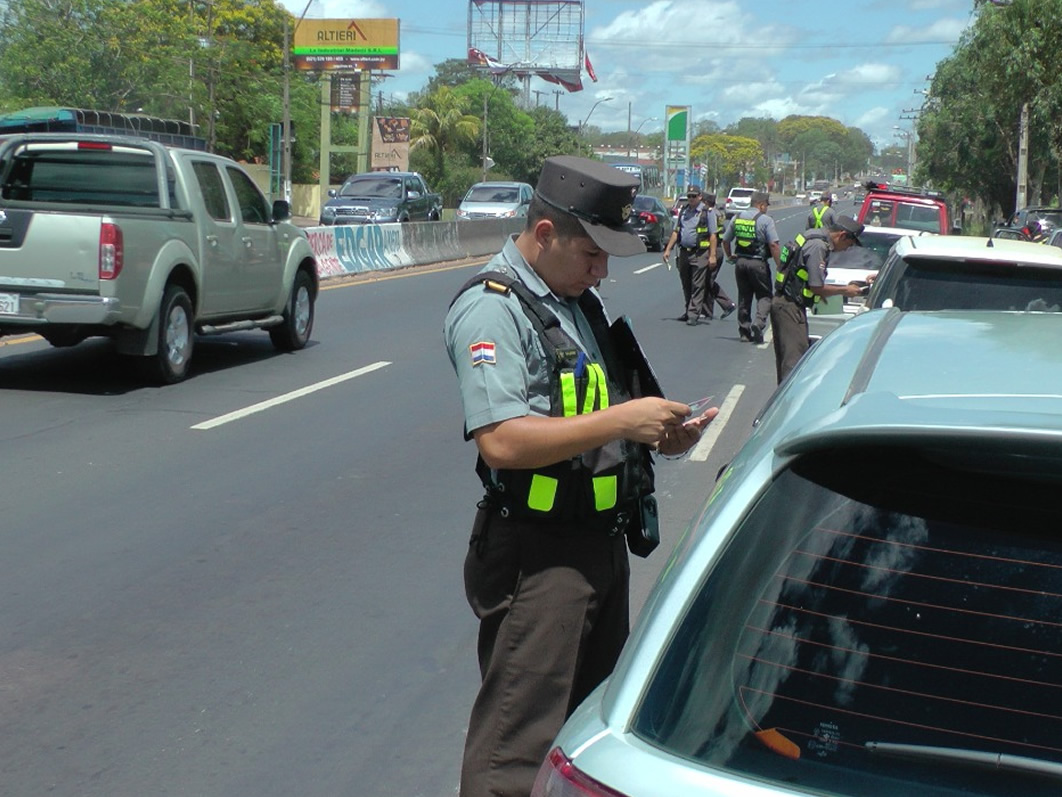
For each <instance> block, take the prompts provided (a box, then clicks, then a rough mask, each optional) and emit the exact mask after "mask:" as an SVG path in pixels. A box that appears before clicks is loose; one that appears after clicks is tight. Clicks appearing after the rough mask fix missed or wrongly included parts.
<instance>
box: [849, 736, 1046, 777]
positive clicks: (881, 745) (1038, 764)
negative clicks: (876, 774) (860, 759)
mask: <svg viewBox="0 0 1062 797" xmlns="http://www.w3.org/2000/svg"><path fill="white" fill-rule="evenodd" d="M864 746H865V747H866V750H867V752H870V753H876V754H878V755H888V756H896V757H898V758H909V759H916V760H922V761H947V762H949V763H957V764H969V765H973V766H983V767H989V768H991V769H996V770H1000V771H1004V772H1023V773H1027V774H1036V775H1048V776H1050V777H1053V778H1062V764H1060V763H1058V762H1056V761H1045V760H1043V759H1040V758H1027V757H1025V756H1020V755H1009V754H1008V753H991V752H986V751H983V750H966V749H963V748H961V747H932V746H930V745H926V744H893V743H891V742H867V743H866V744H865V745H864Z"/></svg>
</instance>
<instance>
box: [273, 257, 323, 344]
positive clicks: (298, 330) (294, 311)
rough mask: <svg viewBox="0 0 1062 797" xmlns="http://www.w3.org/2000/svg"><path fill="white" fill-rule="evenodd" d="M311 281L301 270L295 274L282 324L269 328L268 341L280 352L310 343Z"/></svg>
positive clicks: (311, 326) (311, 325)
mask: <svg viewBox="0 0 1062 797" xmlns="http://www.w3.org/2000/svg"><path fill="white" fill-rule="evenodd" d="M314 299H315V297H314V291H313V280H311V279H310V275H309V274H307V273H306V272H305V271H302V270H301V269H300V270H299V271H296V272H295V281H294V282H293V283H292V286H291V298H290V299H288V306H287V307H285V308H284V321H283V323H281V324H279V325H277V326H275V327H270V328H269V339H270V340H271V341H273V345H274V346H276V347H277V348H278V349H279V350H280V351H296V350H298V349H301V348H303V347H304V346H305V345H306V344H307V343H308V342H309V341H310V333H311V332H313V314H314Z"/></svg>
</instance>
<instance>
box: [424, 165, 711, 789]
mask: <svg viewBox="0 0 1062 797" xmlns="http://www.w3.org/2000/svg"><path fill="white" fill-rule="evenodd" d="M637 187H638V182H637V178H633V177H631V176H630V175H628V174H626V173H625V172H621V171H619V170H618V169H614V168H612V167H610V166H608V165H606V164H604V163H601V162H598V161H591V160H587V159H584V158H576V157H571V156H559V157H554V158H549V159H547V160H546V162H545V164H544V165H543V167H542V172H541V174H540V176H539V180H538V185H537V187H536V189H535V195H534V198H533V200H532V202H531V205H530V207H529V208H528V213H527V221H526V224H525V227H524V229H523V231H522V232H521V233H519V234H518V235H516V236H513V237H512V238H510V239H509V240H508V241H507V242H506V244H505V247H504V249H503V250H502V251H501V253H499V254H498V255H496V256H495V257H494V258H493V259H492V260H491V261H490V262H489V263H488V264H487V266H486V267H485V269H484V271H483V272H481V273H480V274H479V275H477V276H476V277H474V278H473V279H472V280H470V281H469V282H468V283H467V284H466V285H465V286H464V287H463V288H462V289H461V290H460V291H459V292H458V295H457V297H456V298H455V299H454V301H453V303H452V304H451V306H450V311H449V313H448V314H447V317H446V323H445V330H444V335H445V341H446V346H447V350H448V353H449V356H450V360H451V362H452V364H453V367H454V370H455V371H456V373H457V377H458V382H459V386H460V390H461V400H462V404H463V408H464V416H465V430H466V431H465V433H466V436H467V437H470V438H472V439H474V440H475V442H476V447H477V449H478V452H479V459H478V461H477V466H476V471H477V473H478V474H479V476H480V479H481V481H482V482H483V485H484V489H485V493H486V494H485V496H484V498H483V499H482V501H480V503H479V504H478V511H477V513H476V517H475V521H474V523H473V526H472V535H471V540H470V543H469V549H468V553H467V556H466V559H465V571H464V575H465V592H466V595H467V598H468V601H469V604H470V605H471V607H472V609H473V611H474V612H475V614H476V616H477V617H478V618H479V620H480V631H479V643H478V656H479V666H480V674H481V676H482V684H481V686H480V690H479V694H478V696H477V697H476V701H475V705H474V706H473V708H472V716H471V718H470V720H469V728H468V736H467V738H466V742H465V752H464V759H463V764H462V771H461V792H460V793H461V795H463V796H464V797H485V796H486V795H506V796H507V797H511V796H512V795H527V794H529V793H530V791H531V787H532V785H533V783H534V779H535V775H536V773H537V771H538V768H539V765H540V764H541V763H542V761H543V760H544V759H545V756H546V754H547V753H548V752H549V745H550V743H551V741H552V740H553V737H554V736H555V735H556V734H557V732H558V731H559V730H560V727H561V725H562V724H563V723H564V720H565V719H566V718H567V717H568V715H569V714H570V713H571V712H572V711H573V710H574V709H575V707H576V706H577V705H578V704H579V703H580V702H581V701H582V700H583V698H585V697H586V696H587V694H589V692H590V691H591V690H593V689H594V687H596V686H597V685H598V684H599V683H600V682H601V681H602V680H603V679H604V678H605V677H606V676H608V674H609V673H610V672H611V671H612V668H613V666H614V665H615V662H616V658H617V656H618V655H619V652H620V649H621V648H622V646H623V643H624V640H625V639H626V638H627V632H628V591H629V580H630V569H629V564H628V559H627V546H628V545H629V546H631V550H633V551H635V552H636V553H639V554H642V555H644V554H646V553H647V551H648V550H649V549H651V547H652V544H653V534H654V532H655V527H654V521H655V514H654V513H655V503H654V502H653V499H652V496H651V493H652V491H653V476H652V462H651V457H650V452H651V450H653V449H655V451H656V452H658V453H660V454H665V455H673V454H681V453H683V452H685V451H686V450H688V449H689V448H690V447H692V446H693V445H694V444H695V443H696V442H697V440H698V439H699V438H700V435H701V431H702V429H703V428H704V427H705V426H706V425H707V424H708V423H709V422H710V421H711V419H712V418H714V417H715V415H716V414H717V413H718V410H717V409H715V408H712V409H709V410H706V411H705V412H704V413H703V414H702V415H699V416H697V417H695V418H691V417H690V415H691V410H690V407H689V406H687V405H686V404H682V403H680V402H676V401H668V400H666V399H664V398H662V397H660V396H659V395H655V396H654V395H650V394H651V393H654V392H656V393H658V392H659V390H658V386H655V385H654V382H655V379H654V378H652V375H651V369H649V368H648V365H647V363H645V361H644V359H640V358H639V357H638V354H639V352H640V349H638V347H637V346H636V344H633V337H632V336H631V335H630V333H629V328H628V327H626V326H625V325H624V324H623V319H621V320H620V321H617V322H616V324H613V325H611V326H610V325H609V323H608V321H607V319H606V316H605V313H604V308H603V307H602V304H601V300H600V298H599V297H598V295H597V293H596V292H595V290H594V286H596V285H597V284H598V283H599V282H600V281H601V280H602V279H604V278H605V277H606V276H607V275H608V257H609V255H610V254H612V255H617V256H628V255H633V254H638V253H640V252H644V251H645V247H644V246H643V244H642V243H641V241H640V240H639V239H638V238H637V237H636V236H635V235H633V234H632V233H630V232H628V231H627V229H626V228H625V226H624V222H625V220H626V218H627V216H628V215H629V214H630V212H631V203H632V198H633V196H634V194H635V192H636V190H637ZM625 537H626V541H625V539H624V538H625Z"/></svg>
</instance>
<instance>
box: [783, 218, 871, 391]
mask: <svg viewBox="0 0 1062 797" xmlns="http://www.w3.org/2000/svg"><path fill="white" fill-rule="evenodd" d="M862 232H863V225H862V224H860V223H859V222H857V221H856V220H855V219H853V218H852V217H851V216H837V217H836V218H835V219H834V221H833V222H832V223H831V224H830V226H829V227H827V228H825V229H820V230H807V231H806V232H804V233H803V234H802V235H798V236H797V237H796V240H795V244H796V247H795V249H794V250H793V251H786V253H785V255H784V257H785V261H784V262H783V264H782V268H781V269H779V271H778V275H777V278H776V281H775V296H774V298H773V299H772V300H771V326H772V328H773V329H774V361H775V370H776V372H777V377H778V383H779V384H781V382H782V380H783V379H785V378H786V376H788V374H789V372H790V371H792V370H793V367H794V366H795V365H796V364H797V362H798V361H799V360H800V358H801V357H802V356H803V355H804V352H806V351H807V350H808V347H809V346H810V341H809V340H808V315H807V311H808V309H809V308H811V307H812V306H814V304H815V302H817V301H819V300H820V299H821V298H822V297H824V296H845V297H847V298H854V297H856V296H858V295H859V293H860V290H861V287H860V286H859V285H856V284H855V283H848V284H847V285H827V284H826V264H827V262H828V261H829V258H830V253H831V252H842V251H844V250H845V249H847V248H848V247H850V246H861V244H860V243H859V236H860V235H861V234H862ZM787 250H788V247H787Z"/></svg>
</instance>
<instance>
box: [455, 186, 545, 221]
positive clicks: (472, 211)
mask: <svg viewBox="0 0 1062 797" xmlns="http://www.w3.org/2000/svg"><path fill="white" fill-rule="evenodd" d="M534 193H535V189H534V188H532V187H531V186H530V185H529V184H527V183H518V182H488V183H476V184H475V185H473V186H472V187H471V188H469V189H468V191H467V192H465V196H464V198H463V199H462V200H461V203H460V204H459V205H458V206H457V218H458V219H459V220H464V221H468V220H471V219H511V218H516V217H518V216H526V215H527V208H528V206H529V205H530V204H531V197H532V196H533V195H534Z"/></svg>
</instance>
